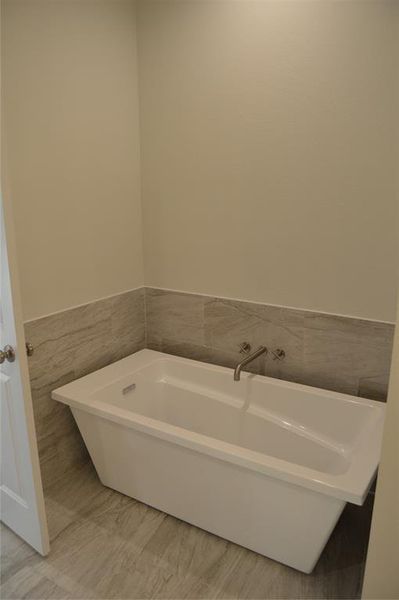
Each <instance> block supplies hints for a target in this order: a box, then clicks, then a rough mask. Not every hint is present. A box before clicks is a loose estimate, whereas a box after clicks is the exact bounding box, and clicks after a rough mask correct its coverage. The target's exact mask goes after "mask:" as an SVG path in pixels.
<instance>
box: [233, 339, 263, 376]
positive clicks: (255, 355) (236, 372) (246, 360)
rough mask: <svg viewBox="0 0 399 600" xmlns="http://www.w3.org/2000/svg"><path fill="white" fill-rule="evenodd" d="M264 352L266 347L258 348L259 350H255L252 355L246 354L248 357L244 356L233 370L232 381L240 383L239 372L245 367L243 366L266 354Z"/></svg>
mask: <svg viewBox="0 0 399 600" xmlns="http://www.w3.org/2000/svg"><path fill="white" fill-rule="evenodd" d="M266 352H267V348H266V346H259V348H258V349H257V350H255V352H252V354H248V356H246V357H245V358H244V359H243V360H242V361H241V362H239V363H238V365H237V366H236V368H235V369H234V381H240V377H241V371H242V369H243V367H245V365H247V364H248V363H250V362H252V361H253V360H255V358H258V356H261V355H262V354H266Z"/></svg>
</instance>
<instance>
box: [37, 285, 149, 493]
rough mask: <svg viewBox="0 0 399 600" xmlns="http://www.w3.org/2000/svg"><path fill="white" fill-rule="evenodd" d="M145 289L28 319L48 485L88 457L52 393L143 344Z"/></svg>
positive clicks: (65, 410)
mask: <svg viewBox="0 0 399 600" xmlns="http://www.w3.org/2000/svg"><path fill="white" fill-rule="evenodd" d="M144 294H145V292H144V289H143V288H141V289H139V290H133V291H130V292H126V293H123V294H119V295H117V296H113V297H111V298H106V299H103V300H99V301H96V302H92V303H90V304H87V305H85V306H80V307H77V308H73V309H70V310H65V311H63V312H60V313H57V314H54V315H50V316H47V317H43V318H41V319H36V320H34V321H29V322H27V323H25V337H26V340H27V341H29V342H31V343H32V344H33V346H34V354H33V356H31V357H30V358H29V372H30V380H31V389H32V400H33V409H34V415H35V424H36V433H37V438H38V446H39V456H40V464H41V471H42V478H43V483H44V487H47V486H48V485H49V484H51V483H54V481H56V480H57V478H59V477H62V476H63V475H64V473H65V471H66V470H69V469H71V468H74V467H76V466H81V465H82V463H84V462H85V461H86V460H88V455H87V451H86V449H85V446H84V444H83V441H82V439H81V436H80V434H79V432H78V429H77V427H76V424H75V421H74V419H73V417H72V414H71V412H70V410H69V408H68V407H67V406H64V405H63V404H60V403H58V402H54V401H53V400H52V399H51V396H50V394H51V391H52V390H54V389H55V388H57V387H59V386H61V385H64V384H66V383H69V382H70V381H72V380H73V379H77V378H78V377H82V376H83V375H86V374H87V373H90V372H91V371H95V370H96V369H99V368H101V367H104V366H105V365H108V364H110V363H112V362H114V361H116V360H119V359H120V358H123V357H124V356H127V355H128V354H132V353H133V352H136V351H137V350H140V349H142V348H144V347H145V309H144Z"/></svg>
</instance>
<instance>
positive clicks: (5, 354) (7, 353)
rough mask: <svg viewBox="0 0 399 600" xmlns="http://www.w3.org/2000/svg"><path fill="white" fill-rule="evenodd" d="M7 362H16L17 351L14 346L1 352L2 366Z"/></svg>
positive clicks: (5, 347) (0, 360)
mask: <svg viewBox="0 0 399 600" xmlns="http://www.w3.org/2000/svg"><path fill="white" fill-rule="evenodd" d="M5 360H8V362H14V360H15V350H14V348H13V347H12V346H8V345H7V346H4V350H0V365H1V364H3V362H4V361H5Z"/></svg>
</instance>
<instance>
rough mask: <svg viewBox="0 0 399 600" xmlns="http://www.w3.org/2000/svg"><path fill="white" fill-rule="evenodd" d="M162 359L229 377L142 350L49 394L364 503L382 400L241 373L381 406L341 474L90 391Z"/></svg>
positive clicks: (375, 454)
mask: <svg viewBox="0 0 399 600" xmlns="http://www.w3.org/2000/svg"><path fill="white" fill-rule="evenodd" d="M165 359H168V360H173V361H176V362H181V363H183V364H188V363H189V364H192V365H195V366H196V367H198V366H199V365H202V366H203V367H204V368H206V369H210V370H213V371H219V372H225V373H229V375H230V374H231V376H232V372H233V371H232V369H230V368H228V367H220V366H217V365H213V364H208V363H204V362H202V361H196V360H192V359H187V358H183V357H179V356H175V355H172V354H166V353H163V352H158V351H154V350H148V349H143V350H139V351H138V352H136V353H134V354H131V355H129V356H127V357H125V358H123V359H121V360H119V361H117V362H115V363H112V364H110V365H108V366H106V367H103V368H102V369H99V370H97V371H94V372H93V373H90V374H89V375H86V376H84V377H81V378H79V379H76V380H74V381H72V382H71V383H69V384H66V385H64V386H62V387H60V388H57V389H55V390H54V391H53V392H52V394H51V396H52V398H53V399H54V400H56V401H58V402H61V403H63V404H66V405H68V406H69V407H70V408H71V409H79V410H83V411H85V412H88V413H90V414H92V415H94V416H97V417H101V418H104V419H108V420H111V421H113V422H115V423H117V424H119V425H121V426H123V427H127V428H130V429H135V430H136V431H139V432H141V433H144V434H147V435H150V436H155V437H158V438H161V439H163V440H164V441H167V442H170V443H173V444H178V445H180V446H184V447H186V448H189V449H190V450H192V451H194V452H202V453H205V454H207V455H209V456H212V457H214V458H215V459H218V460H222V461H227V462H230V463H232V464H235V465H238V466H240V467H242V468H248V469H251V470H252V471H255V472H258V473H259V474H260V475H264V476H268V477H273V478H276V479H279V480H282V481H285V482H287V483H291V484H294V485H299V486H300V487H304V488H306V489H309V490H312V491H314V492H318V493H321V494H324V495H327V496H330V497H334V498H337V499H339V500H343V501H345V502H351V503H353V504H357V505H362V504H363V502H364V500H365V498H366V496H367V493H368V490H369V488H370V486H371V484H372V482H373V480H374V478H375V474H376V471H377V467H378V462H379V452H380V447H381V441H382V430H383V420H384V413H385V405H384V403H382V402H378V401H375V400H368V399H363V398H358V397H355V396H350V395H348V394H342V393H339V392H332V391H329V390H324V389H322V388H315V387H312V386H306V385H303V384H297V383H292V382H287V381H284V380H279V379H275V378H271V377H265V376H262V375H253V374H251V373H243V374H242V377H243V378H247V377H251V378H256V379H260V380H263V381H264V380H267V381H268V382H269V383H271V384H272V385H276V386H278V387H283V388H288V389H291V390H292V389H297V390H298V389H300V390H302V391H309V392H311V393H312V394H315V393H317V392H320V393H321V394H323V395H326V394H327V395H328V396H329V397H331V398H332V399H338V400H346V401H349V402H351V403H354V404H361V405H366V406H370V407H374V408H377V409H378V410H379V411H380V415H379V418H378V420H377V421H375V422H374V423H372V424H369V427H368V428H366V430H365V432H363V434H362V437H361V441H360V443H358V444H357V445H356V446H355V447H354V450H353V454H352V459H351V460H350V461H349V467H348V469H347V470H346V471H345V472H344V473H341V474H331V473H326V472H321V471H317V470H315V469H312V468H310V467H306V466H303V465H298V464H295V463H291V462H289V461H286V460H283V459H279V458H275V457H272V456H270V455H266V454H262V453H260V452H256V451H253V450H249V449H246V448H242V447H240V446H237V445H234V444H231V443H229V442H224V441H221V440H218V439H216V438H212V437H209V436H206V435H203V434H199V433H195V432H193V431H190V430H188V429H184V428H182V427H178V426H175V425H170V424H168V423H165V422H164V421H160V420H156V419H152V418H150V417H147V416H143V415H139V414H138V413H135V412H133V411H131V410H127V409H123V408H119V407H117V406H115V405H109V404H107V403H106V402H103V401H100V400H98V399H96V398H93V395H94V394H95V393H96V392H97V391H99V390H101V389H103V388H104V387H105V386H109V385H111V384H112V383H116V382H118V381H119V380H120V379H121V378H122V377H124V376H126V375H130V374H133V373H134V372H136V371H138V370H141V369H142V368H143V367H145V366H148V365H150V364H154V363H155V362H159V361H161V360H165ZM366 434H367V435H366Z"/></svg>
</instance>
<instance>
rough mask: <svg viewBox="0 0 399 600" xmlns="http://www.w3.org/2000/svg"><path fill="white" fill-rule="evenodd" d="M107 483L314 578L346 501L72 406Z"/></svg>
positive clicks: (100, 473) (88, 446)
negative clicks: (322, 553) (318, 561)
mask: <svg viewBox="0 0 399 600" xmlns="http://www.w3.org/2000/svg"><path fill="white" fill-rule="evenodd" d="M73 414H74V417H75V419H76V421H77V423H78V426H79V429H80V431H81V433H82V436H83V438H84V440H85V443H86V445H87V448H88V450H89V452H90V455H91V457H92V460H93V462H94V465H95V467H96V470H97V472H98V475H99V477H100V479H101V481H102V483H103V484H104V485H106V486H108V487H111V488H113V489H115V490H117V491H119V492H121V493H123V494H126V495H128V496H131V497H133V498H136V499H137V500H139V501H141V502H145V503H146V504H149V505H150V506H153V507H154V508H157V509H159V510H162V511H164V512H166V513H168V514H171V515H173V516H175V517H177V518H179V519H182V520H184V521H187V522H188V523H192V524H193V525H196V526H198V527H201V528H202V529H205V530H207V531H210V532H212V533H214V534H215V535H218V536H220V537H223V538H225V539H228V540H230V541H232V542H235V543H237V544H240V545H242V546H244V547H246V548H249V549H250V550H254V551H255V552H259V553H260V554H263V555H265V556H268V557H270V558H272V559H274V560H277V561H279V562H282V563H284V564H287V565H289V566H291V567H293V568H295V569H298V570H300V571H304V572H306V573H309V572H311V571H312V569H313V567H314V566H315V564H316V562H317V560H318V558H319V556H320V554H321V552H322V550H323V548H324V546H325V544H326V542H327V540H328V538H329V536H330V534H331V532H332V530H333V528H334V526H335V524H336V522H337V519H338V518H339V516H340V514H341V512H342V510H343V508H344V506H345V502H343V501H341V500H339V499H336V498H332V497H329V496H326V495H324V494H318V493H316V492H312V491H310V490H306V489H305V488H302V487H299V486H295V485H291V484H288V483H285V482H283V481H279V480H276V479H273V478H270V477H267V476H265V475H262V474H260V473H256V472H254V471H251V470H249V469H245V468H242V467H239V466H237V465H233V464H231V463H228V462H225V461H222V460H219V459H217V458H213V457H211V456H208V455H206V454H202V453H200V452H196V451H193V450H191V449H189V448H186V447H183V446H179V445H176V444H173V443H169V442H167V441H165V440H162V439H159V438H156V437H154V436H150V435H146V434H144V433H141V432H139V431H134V430H132V429H131V428H128V427H124V426H123V425H120V424H118V423H114V422H112V421H109V420H107V419H103V418H101V417H97V416H94V415H92V414H89V413H87V412H85V411H82V410H79V409H76V408H74V409H73Z"/></svg>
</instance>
